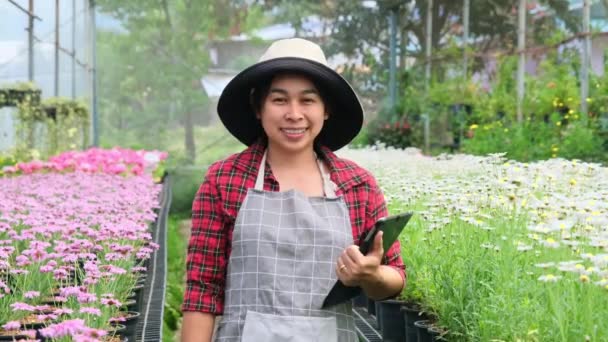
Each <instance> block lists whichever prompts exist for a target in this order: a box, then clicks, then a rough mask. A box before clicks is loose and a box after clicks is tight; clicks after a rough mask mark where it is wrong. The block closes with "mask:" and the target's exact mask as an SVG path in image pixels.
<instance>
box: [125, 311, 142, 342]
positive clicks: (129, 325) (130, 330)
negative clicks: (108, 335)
mask: <svg viewBox="0 0 608 342" xmlns="http://www.w3.org/2000/svg"><path fill="white" fill-rule="evenodd" d="M126 314H127V317H126V320H125V321H124V322H120V324H121V325H124V326H125V330H124V331H122V332H121V333H120V335H121V336H122V337H126V338H127V339H128V340H130V341H135V337H136V334H137V322H139V317H140V316H141V314H140V313H139V312H136V311H127V312H126Z"/></svg>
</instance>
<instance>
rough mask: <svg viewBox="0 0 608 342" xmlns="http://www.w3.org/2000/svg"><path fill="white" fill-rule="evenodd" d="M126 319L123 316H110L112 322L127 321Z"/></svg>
mask: <svg viewBox="0 0 608 342" xmlns="http://www.w3.org/2000/svg"><path fill="white" fill-rule="evenodd" d="M125 321H126V319H125V318H124V317H123V316H118V317H110V323H119V322H125Z"/></svg>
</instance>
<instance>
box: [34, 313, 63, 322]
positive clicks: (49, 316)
mask: <svg viewBox="0 0 608 342" xmlns="http://www.w3.org/2000/svg"><path fill="white" fill-rule="evenodd" d="M57 317H59V316H57V315H56V314H44V315H38V316H36V319H38V321H40V322H46V321H52V320H55V319H57Z"/></svg>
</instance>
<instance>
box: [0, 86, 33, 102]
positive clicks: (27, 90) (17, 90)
mask: <svg viewBox="0 0 608 342" xmlns="http://www.w3.org/2000/svg"><path fill="white" fill-rule="evenodd" d="M40 95H41V91H40V89H38V87H36V85H35V84H34V83H32V82H19V83H15V84H12V85H8V86H4V87H2V88H0V107H5V106H18V105H19V104H21V103H24V102H29V103H32V104H34V105H38V104H40Z"/></svg>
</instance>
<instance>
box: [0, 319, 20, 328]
mask: <svg viewBox="0 0 608 342" xmlns="http://www.w3.org/2000/svg"><path fill="white" fill-rule="evenodd" d="M19 328H21V323H19V321H10V322H7V323H6V324H4V325H3V326H2V329H4V330H19Z"/></svg>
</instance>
